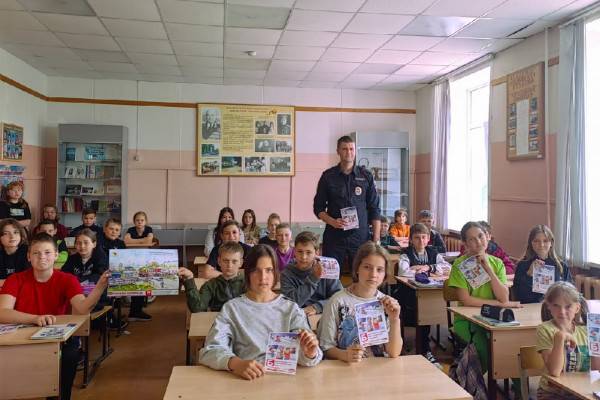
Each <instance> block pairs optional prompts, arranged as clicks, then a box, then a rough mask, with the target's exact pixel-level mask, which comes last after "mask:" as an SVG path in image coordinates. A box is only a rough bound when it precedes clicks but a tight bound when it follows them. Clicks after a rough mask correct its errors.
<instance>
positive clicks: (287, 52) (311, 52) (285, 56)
mask: <svg viewBox="0 0 600 400" xmlns="http://www.w3.org/2000/svg"><path fill="white" fill-rule="evenodd" d="M324 51H325V48H324V47H309V46H277V50H276V51H275V56H274V57H273V58H275V59H278V60H309V61H310V60H313V61H314V60H318V59H319V58H320V57H321V55H322V54H323V52H324Z"/></svg>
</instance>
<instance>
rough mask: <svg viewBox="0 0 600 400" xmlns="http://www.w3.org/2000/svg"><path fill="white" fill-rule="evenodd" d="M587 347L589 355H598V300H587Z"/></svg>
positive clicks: (599, 349) (599, 332)
mask: <svg viewBox="0 0 600 400" xmlns="http://www.w3.org/2000/svg"><path fill="white" fill-rule="evenodd" d="M587 304H588V310H589V313H588V316H587V331H588V348H589V352H590V356H600V300H588V301H587Z"/></svg>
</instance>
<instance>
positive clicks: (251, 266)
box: [242, 244, 279, 289]
mask: <svg viewBox="0 0 600 400" xmlns="http://www.w3.org/2000/svg"><path fill="white" fill-rule="evenodd" d="M261 257H269V258H270V259H271V263H272V264H273V275H274V279H273V288H274V287H275V286H276V285H277V283H279V262H278V261H277V256H276V255H275V250H273V248H272V247H271V246H269V245H266V244H257V245H256V246H254V247H253V248H252V250H250V253H248V255H247V256H246V259H245V260H244V264H243V265H242V268H243V269H244V281H245V282H246V287H247V288H250V275H252V273H253V272H255V271H256V265H257V264H258V259H259V258H261ZM273 288H271V289H273Z"/></svg>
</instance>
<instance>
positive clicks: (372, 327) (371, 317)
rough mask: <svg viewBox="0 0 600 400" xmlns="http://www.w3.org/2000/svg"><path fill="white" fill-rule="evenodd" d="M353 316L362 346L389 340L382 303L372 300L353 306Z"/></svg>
mask: <svg viewBox="0 0 600 400" xmlns="http://www.w3.org/2000/svg"><path fill="white" fill-rule="evenodd" d="M354 311H355V313H354V318H356V326H357V327H358V340H359V341H360V345H361V346H363V347H369V346H374V345H377V344H383V343H387V342H389V336H388V329H387V323H386V319H385V312H384V311H383V304H381V301H379V300H374V301H369V302H366V303H360V304H356V305H355V306H354Z"/></svg>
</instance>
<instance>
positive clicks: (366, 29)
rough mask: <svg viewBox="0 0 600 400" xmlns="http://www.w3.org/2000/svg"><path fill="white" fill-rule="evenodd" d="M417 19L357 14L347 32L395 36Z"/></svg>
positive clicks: (412, 17)
mask: <svg viewBox="0 0 600 400" xmlns="http://www.w3.org/2000/svg"><path fill="white" fill-rule="evenodd" d="M414 18H415V17H414V16H412V15H386V14H363V13H359V14H356V16H355V17H354V19H353V20H352V21H351V22H350V24H348V26H347V27H346V29H345V30H344V31H345V32H350V33H378V34H386V33H388V34H395V33H398V32H399V31H400V30H401V29H402V28H404V27H405V26H406V25H408V24H409V23H410V22H411V21H412V20H413V19H414Z"/></svg>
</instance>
